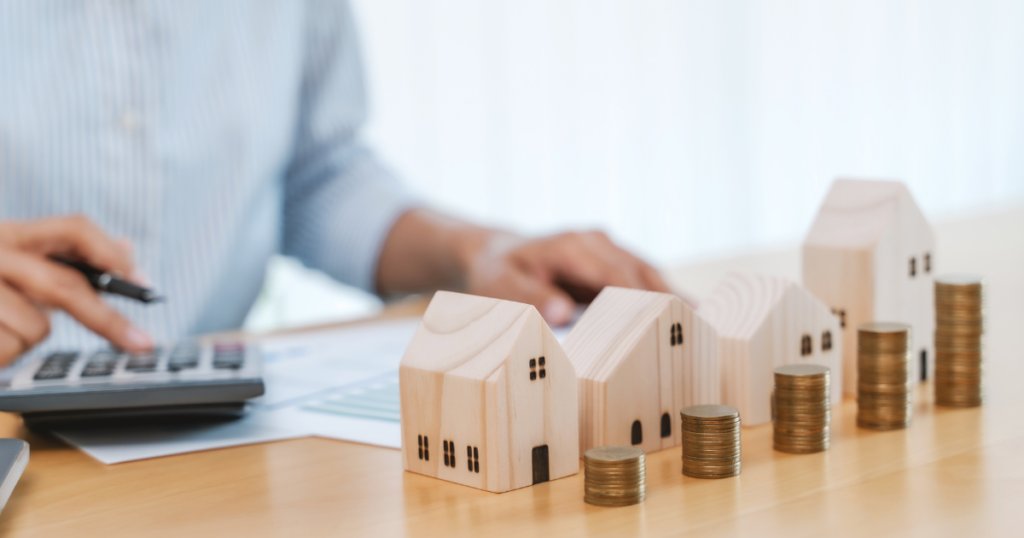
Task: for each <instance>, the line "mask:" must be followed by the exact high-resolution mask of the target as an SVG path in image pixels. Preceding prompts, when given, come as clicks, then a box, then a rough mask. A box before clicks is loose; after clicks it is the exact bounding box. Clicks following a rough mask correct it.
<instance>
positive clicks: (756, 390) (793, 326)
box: [697, 274, 844, 426]
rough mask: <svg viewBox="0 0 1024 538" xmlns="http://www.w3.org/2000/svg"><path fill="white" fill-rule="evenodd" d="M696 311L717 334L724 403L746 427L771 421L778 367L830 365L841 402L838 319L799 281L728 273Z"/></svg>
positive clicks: (834, 397) (833, 396)
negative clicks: (734, 408) (772, 400)
mask: <svg viewBox="0 0 1024 538" xmlns="http://www.w3.org/2000/svg"><path fill="white" fill-rule="evenodd" d="M697 313H698V314H700V315H701V316H703V317H704V319H707V320H708V322H709V323H710V324H711V326H712V327H714V329H715V330H716V331H717V332H718V356H719V367H720V368H721V383H722V389H721V390H722V403H725V404H727V405H731V406H733V407H736V408H737V409H739V410H740V418H741V420H742V421H743V425H744V426H755V425H758V424H763V423H765V422H768V421H770V420H771V393H772V387H773V385H774V376H773V374H772V371H773V370H774V369H775V368H776V367H778V366H784V365H787V364H820V365H822V366H827V367H828V368H829V370H830V377H831V387H832V388H833V390H832V391H831V394H830V396H831V399H832V405H837V404H839V403H840V402H841V401H842V395H843V393H842V391H841V390H838V387H841V386H842V378H843V374H844V373H843V371H842V356H841V353H840V349H841V347H842V341H843V336H842V333H841V332H840V329H839V318H838V317H836V316H834V315H832V312H831V311H830V310H829V308H828V307H827V306H825V304H824V303H822V302H821V301H820V300H818V299H817V298H816V297H815V296H814V295H812V294H811V293H810V292H809V291H807V290H806V289H804V288H803V287H801V286H800V285H799V284H797V283H795V282H792V281H789V280H787V279H785V278H778V277H770V276H760V275H758V276H752V275H739V274H730V275H729V276H727V277H726V278H725V279H723V280H722V281H721V282H720V283H719V284H718V286H717V287H716V288H715V289H714V291H712V293H711V295H710V296H709V297H708V298H706V299H705V300H704V301H702V302H701V304H700V308H699V309H698V311H697Z"/></svg>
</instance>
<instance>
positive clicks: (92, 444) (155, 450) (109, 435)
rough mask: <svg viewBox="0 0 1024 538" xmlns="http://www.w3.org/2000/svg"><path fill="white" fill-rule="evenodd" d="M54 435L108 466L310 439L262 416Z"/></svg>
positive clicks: (254, 414)
mask: <svg viewBox="0 0 1024 538" xmlns="http://www.w3.org/2000/svg"><path fill="white" fill-rule="evenodd" d="M54 434H55V435H56V436H57V437H60V438H61V439H63V440H65V441H67V442H68V443H69V444H72V445H74V446H76V447H78V448H79V449H80V450H82V451H83V452H85V453H86V454H88V455H90V456H92V457H93V458H96V459H97V460H99V461H101V462H103V463H106V464H108V465H109V464H112V463H122V462H126V461H134V460H144V459H149V458H158V457H161V456H171V455H174V454H184V453H186V452H197V451H200V450H212V449H215V448H226V447H230V446H240V445H250V444H254V443H266V442H269V441H280V440H282V439H294V438H297V437H307V436H308V435H309V434H308V433H306V432H303V431H301V430H298V429H295V428H290V427H288V426H286V425H283V424H275V423H274V421H273V420H268V419H267V417H265V416H263V414H262V413H259V412H255V413H250V414H249V415H247V416H245V417H243V418H241V419H238V420H234V421H231V422H224V423H220V424H211V425H205V426H165V427H142V428H138V427H136V428H109V429H107V428H104V429H83V430H61V431H59V432H54Z"/></svg>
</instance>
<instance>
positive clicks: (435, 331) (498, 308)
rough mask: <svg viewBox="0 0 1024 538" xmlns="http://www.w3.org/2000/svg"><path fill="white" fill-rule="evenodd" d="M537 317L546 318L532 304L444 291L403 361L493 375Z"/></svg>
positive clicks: (422, 366)
mask: <svg viewBox="0 0 1024 538" xmlns="http://www.w3.org/2000/svg"><path fill="white" fill-rule="evenodd" d="M531 316H536V317H537V318H539V317H540V313H539V312H537V309H536V308H534V307H533V306H531V305H527V304H523V303H516V302H512V301H502V300H498V299H489V298H486V297H477V296H474V295H464V294H461V293H452V292H447V291H439V292H437V293H436V294H435V295H434V299H433V300H432V301H430V306H429V307H427V311H426V313H424V314H423V323H421V324H420V327H419V328H417V329H416V334H414V335H413V338H412V342H411V343H410V344H409V347H408V348H407V349H406V352H405V355H404V356H403V357H402V363H401V365H402V367H404V368H418V369H421V370H428V371H433V372H440V373H447V374H449V375H456V376H461V377H467V378H471V379H487V378H488V377H490V375H491V374H493V373H494V372H495V371H496V370H497V369H498V368H500V367H501V365H502V364H504V363H505V361H506V360H507V359H508V358H509V354H510V353H511V351H512V347H513V346H514V345H515V343H516V341H517V340H518V339H519V336H520V335H521V333H522V330H523V326H524V325H526V322H527V320H529V319H530V317H531ZM542 325H543V324H542ZM544 327H545V329H546V325H545V326H544ZM546 330H550V329H546Z"/></svg>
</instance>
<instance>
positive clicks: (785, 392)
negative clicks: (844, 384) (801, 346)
mask: <svg viewBox="0 0 1024 538" xmlns="http://www.w3.org/2000/svg"><path fill="white" fill-rule="evenodd" d="M772 416H773V420H774V423H775V450H778V451H780V452H790V453H793V454H810V453H812V452H821V451H822V450H827V449H828V426H829V421H830V420H831V409H830V406H829V371H828V368H827V367H825V366H820V365H817V364H790V365H788V366H780V367H778V368H776V369H775V390H774V391H773V392H772Z"/></svg>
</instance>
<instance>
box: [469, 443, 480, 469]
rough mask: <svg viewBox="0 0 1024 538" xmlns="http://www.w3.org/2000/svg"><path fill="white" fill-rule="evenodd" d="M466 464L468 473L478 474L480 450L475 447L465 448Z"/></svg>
mask: <svg viewBox="0 0 1024 538" xmlns="http://www.w3.org/2000/svg"><path fill="white" fill-rule="evenodd" d="M466 463H467V464H468V466H469V472H471V473H479V472H480V449H479V447H475V446H467V447H466Z"/></svg>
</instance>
